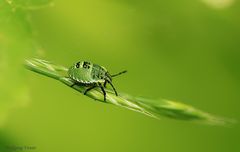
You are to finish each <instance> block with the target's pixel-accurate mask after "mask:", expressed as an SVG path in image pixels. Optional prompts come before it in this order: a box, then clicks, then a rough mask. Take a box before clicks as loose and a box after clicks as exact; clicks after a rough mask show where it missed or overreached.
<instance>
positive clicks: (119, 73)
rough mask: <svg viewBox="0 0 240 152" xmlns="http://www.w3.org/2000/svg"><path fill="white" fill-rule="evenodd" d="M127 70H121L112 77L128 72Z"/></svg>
mask: <svg viewBox="0 0 240 152" xmlns="http://www.w3.org/2000/svg"><path fill="white" fill-rule="evenodd" d="M126 72H127V70H124V71H122V72H119V73H118V74H113V75H111V77H115V76H118V75H121V74H123V73H126Z"/></svg>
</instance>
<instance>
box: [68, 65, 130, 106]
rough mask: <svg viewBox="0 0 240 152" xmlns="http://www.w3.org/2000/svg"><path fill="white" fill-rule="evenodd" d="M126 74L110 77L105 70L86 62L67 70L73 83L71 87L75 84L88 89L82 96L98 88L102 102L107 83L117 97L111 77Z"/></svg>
mask: <svg viewBox="0 0 240 152" xmlns="http://www.w3.org/2000/svg"><path fill="white" fill-rule="evenodd" d="M126 72H127V71H122V72H120V73H118V74H114V75H110V73H109V72H108V71H107V69H106V68H104V67H103V66H100V65H97V64H93V63H91V62H87V61H81V62H77V63H76V64H74V65H73V66H71V67H70V68H69V70H68V75H69V77H70V78H71V79H72V80H73V82H74V84H73V85H72V87H73V86H74V85H77V84H79V85H84V86H88V87H89V88H87V89H86V90H85V91H84V95H86V93H87V92H88V91H90V90H92V89H93V88H95V87H100V88H101V90H102V92H103V95H104V101H106V91H105V90H104V88H106V85H107V83H109V84H110V85H111V86H112V88H113V90H114V92H115V94H116V96H118V93H117V91H116V89H115V88H114V86H113V84H112V77H115V76H118V75H120V74H123V73H126Z"/></svg>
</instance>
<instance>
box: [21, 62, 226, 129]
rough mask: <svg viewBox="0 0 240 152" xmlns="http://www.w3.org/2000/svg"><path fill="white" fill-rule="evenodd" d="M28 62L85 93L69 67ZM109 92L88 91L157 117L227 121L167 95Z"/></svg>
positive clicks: (88, 94) (111, 102) (220, 122)
mask: <svg viewBox="0 0 240 152" xmlns="http://www.w3.org/2000/svg"><path fill="white" fill-rule="evenodd" d="M25 66H26V68H27V69H29V70H31V71H34V72H37V73H39V74H41V75H44V76H47V77H50V78H53V79H55V80H58V81H60V82H62V83H64V84H65V85H67V86H69V87H71V88H73V89H75V90H77V91H79V92H80V93H84V90H85V89H86V88H85V86H80V85H74V86H72V84H73V82H72V80H71V79H70V78H68V77H67V71H68V69H67V68H66V67H64V66H61V65H56V64H54V63H51V62H49V61H45V60H41V59H30V60H26V64H25ZM106 92H107V96H106V101H104V100H103V97H102V92H101V90H100V89H99V88H95V89H92V90H91V91H89V92H88V93H87V94H86V95H87V96H88V97H90V98H92V99H94V100H97V101H101V102H104V103H110V104H113V105H117V106H120V107H124V108H127V109H130V110H133V111H136V112H140V113H143V114H145V115H148V116H150V117H154V118H157V119H159V118H160V116H167V117H170V118H174V119H180V120H188V121H199V122H205V123H207V124H212V125H224V124H226V120H225V119H222V118H219V117H215V116H213V115H211V114H209V113H206V112H203V111H201V110H198V109H195V108H194V107H192V106H189V105H186V104H183V103H180V102H175V101H170V100H166V99H159V100H150V99H145V98H141V97H133V96H130V95H127V94H124V93H120V94H119V96H116V95H115V93H114V92H113V91H111V90H108V89H106Z"/></svg>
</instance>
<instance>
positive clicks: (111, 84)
mask: <svg viewBox="0 0 240 152" xmlns="http://www.w3.org/2000/svg"><path fill="white" fill-rule="evenodd" d="M108 83H109V84H110V85H111V86H112V88H113V90H114V92H115V95H116V96H118V93H117V90H116V89H115V87H114V86H113V84H112V82H111V81H108Z"/></svg>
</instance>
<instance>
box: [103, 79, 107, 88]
mask: <svg viewBox="0 0 240 152" xmlns="http://www.w3.org/2000/svg"><path fill="white" fill-rule="evenodd" d="M106 85H107V81H106V80H105V82H104V84H103V86H104V88H106Z"/></svg>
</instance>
